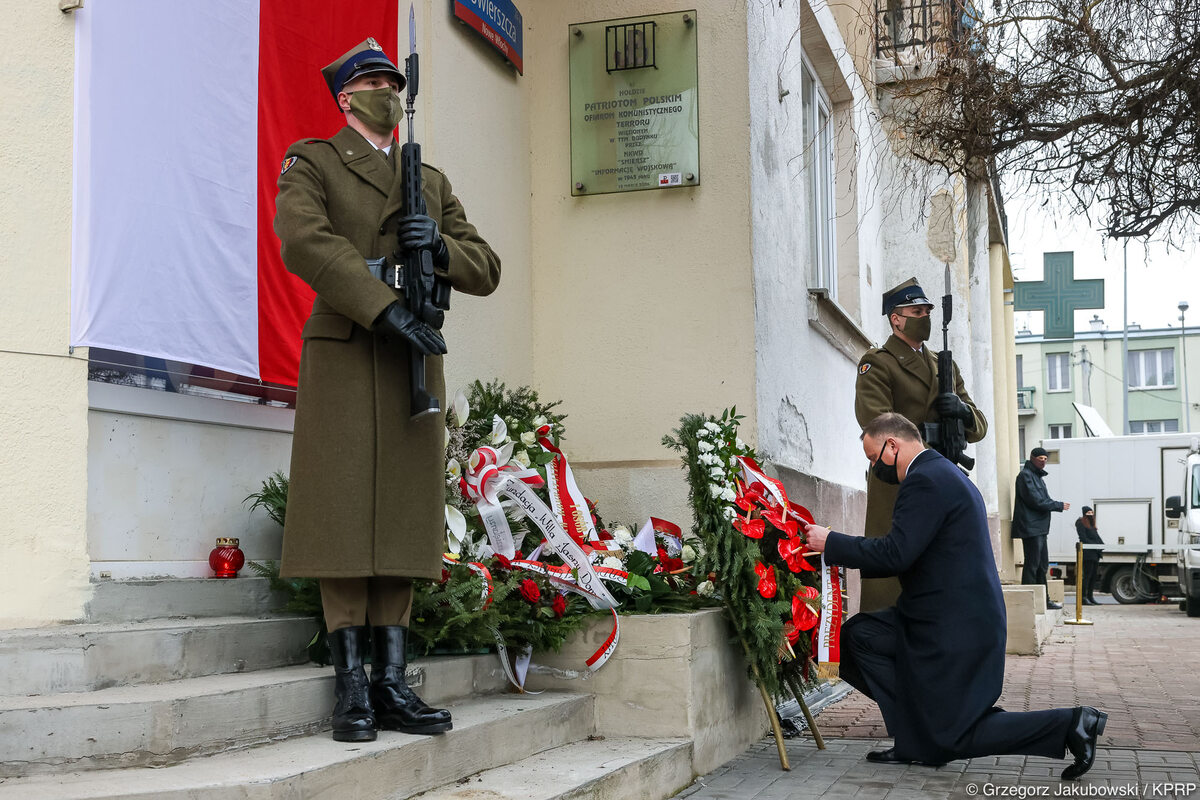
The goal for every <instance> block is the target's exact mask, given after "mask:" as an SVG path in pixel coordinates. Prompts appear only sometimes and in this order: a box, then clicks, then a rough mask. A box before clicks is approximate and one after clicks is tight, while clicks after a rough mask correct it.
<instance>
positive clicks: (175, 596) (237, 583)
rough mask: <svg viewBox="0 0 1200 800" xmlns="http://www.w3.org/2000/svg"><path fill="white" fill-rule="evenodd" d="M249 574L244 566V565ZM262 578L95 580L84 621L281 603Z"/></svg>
mask: <svg viewBox="0 0 1200 800" xmlns="http://www.w3.org/2000/svg"><path fill="white" fill-rule="evenodd" d="M246 572H249V567H247V568H246ZM284 602H285V598H284V596H283V595H281V594H278V593H275V592H272V591H271V586H270V583H269V582H268V581H267V579H266V578H253V577H249V576H247V575H243V576H241V577H238V578H231V579H229V580H218V579H215V578H163V579H160V580H137V581H99V582H97V583H96V584H95V591H94V592H93V594H92V599H91V602H89V603H88V606H87V612H86V618H85V619H84V620H83V621H84V622H97V623H103V622H140V621H142V620H147V619H162V618H169V617H232V616H237V615H239V614H263V613H267V612H270V611H275V610H277V609H280V608H282V607H283V604H284Z"/></svg>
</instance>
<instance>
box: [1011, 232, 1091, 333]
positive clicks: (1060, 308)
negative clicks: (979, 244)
mask: <svg viewBox="0 0 1200 800" xmlns="http://www.w3.org/2000/svg"><path fill="white" fill-rule="evenodd" d="M1042 263H1043V264H1044V265H1045V268H1044V270H1043V271H1044V275H1043V277H1042V279H1041V280H1040V281H1017V282H1015V283H1014V284H1013V308H1014V309H1016V310H1017V311H1042V312H1044V314H1043V316H1044V318H1045V328H1046V332H1045V334H1044V336H1045V338H1047V339H1074V338H1075V310H1076V309H1078V308H1104V281H1103V280H1100V279H1099V278H1093V279H1091V280H1086V281H1077V280H1075V254H1074V253H1070V252H1068V253H1045V254H1044V255H1043V256H1042Z"/></svg>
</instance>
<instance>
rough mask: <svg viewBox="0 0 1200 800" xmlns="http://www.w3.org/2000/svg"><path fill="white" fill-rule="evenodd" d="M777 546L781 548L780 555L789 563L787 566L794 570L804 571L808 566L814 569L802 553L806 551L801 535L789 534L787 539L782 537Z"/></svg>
mask: <svg viewBox="0 0 1200 800" xmlns="http://www.w3.org/2000/svg"><path fill="white" fill-rule="evenodd" d="M777 547H778V548H779V557H780V558H782V559H783V562H784V563H785V564H787V568H788V569H790V570H791V571H792V572H802V571H805V569H806V568H807V569H809V570H811V569H812V567H811V566H809V564H808V562H807V561H805V560H804V558H803V557H801V555H800V554H801V553H803V552H804V542H802V541H801V540H800V537H798V536H789V537H788V538H786V539H780V540H779V544H778V545H777Z"/></svg>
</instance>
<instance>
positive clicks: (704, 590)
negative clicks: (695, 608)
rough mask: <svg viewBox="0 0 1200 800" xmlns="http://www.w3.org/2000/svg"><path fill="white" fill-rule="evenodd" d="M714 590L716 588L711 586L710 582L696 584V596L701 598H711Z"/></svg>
mask: <svg viewBox="0 0 1200 800" xmlns="http://www.w3.org/2000/svg"><path fill="white" fill-rule="evenodd" d="M716 590H717V587H716V586H714V585H713V582H712V581H704V582H703V583H698V584H696V594H698V595H700V596H701V597H712V593H713V592H715V591H716Z"/></svg>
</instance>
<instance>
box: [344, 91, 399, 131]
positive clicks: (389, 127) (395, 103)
mask: <svg viewBox="0 0 1200 800" xmlns="http://www.w3.org/2000/svg"><path fill="white" fill-rule="evenodd" d="M350 110H351V111H353V112H354V116H356V117H358V118H359V119H360V120H361V121H362V123H363V124H364V125H366V126H367V127H368V128H370V129H371V130H373V131H375V132H376V133H384V134H386V133H391V132H392V131H393V130H394V129H395V128H396V126H397V125H399V124H400V120H402V119H404V105H403V101H401V99H400V95H398V94H396V92H394V91H392V89H391V87H389V86H384V87H381V88H379V89H361V90H359V91H357V92H351V93H350Z"/></svg>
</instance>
